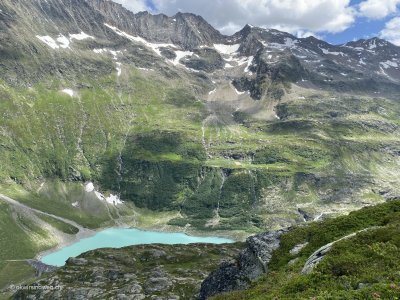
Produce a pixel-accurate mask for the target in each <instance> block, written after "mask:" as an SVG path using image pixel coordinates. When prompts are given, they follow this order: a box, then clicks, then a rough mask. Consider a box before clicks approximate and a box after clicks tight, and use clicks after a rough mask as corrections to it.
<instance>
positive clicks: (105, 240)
mask: <svg viewBox="0 0 400 300" xmlns="http://www.w3.org/2000/svg"><path fill="white" fill-rule="evenodd" d="M232 242H233V241H232V240H230V239H226V238H220V237H196V236H190V235H187V234H184V233H170V232H156V231H144V230H139V229H124V228H110V229H106V230H103V231H100V232H98V233H97V234H96V235H94V236H92V237H89V238H85V239H82V240H80V241H78V242H76V243H74V244H72V245H69V246H66V247H64V248H62V249H60V250H58V251H56V252H53V253H51V254H48V255H46V256H44V257H42V258H41V261H42V262H43V263H45V264H48V265H52V266H63V265H65V262H66V260H67V259H68V258H69V257H76V256H78V255H80V254H82V253H84V252H87V251H90V250H94V249H99V248H121V247H126V246H132V245H144V244H168V245H172V244H192V243H209V244H224V243H232Z"/></svg>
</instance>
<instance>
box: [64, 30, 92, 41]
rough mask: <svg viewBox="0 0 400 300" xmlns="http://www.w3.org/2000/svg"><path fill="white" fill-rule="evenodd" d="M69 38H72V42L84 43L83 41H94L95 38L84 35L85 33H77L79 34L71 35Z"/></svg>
mask: <svg viewBox="0 0 400 300" xmlns="http://www.w3.org/2000/svg"><path fill="white" fill-rule="evenodd" d="M69 38H70V40H78V41H82V40H86V39H92V40H94V37H93V36H91V35H88V34H86V33H84V32H83V31H82V32H81V33H77V34H70V35H69Z"/></svg>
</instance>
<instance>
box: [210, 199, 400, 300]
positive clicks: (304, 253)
mask: <svg viewBox="0 0 400 300" xmlns="http://www.w3.org/2000/svg"><path fill="white" fill-rule="evenodd" d="M399 225H400V201H398V200H397V201H393V202H389V203H385V204H381V205H377V206H375V207H368V208H364V209H361V210H359V211H356V212H353V213H350V215H349V216H343V217H338V218H335V219H331V220H326V221H323V222H316V223H311V224H309V225H306V226H300V227H298V228H295V229H293V230H292V231H290V232H289V233H287V234H285V235H283V237H282V240H281V246H280V248H279V249H278V250H276V251H275V252H274V254H273V258H272V260H271V262H270V265H269V268H270V270H269V273H268V274H267V275H265V276H264V277H263V278H261V279H260V280H258V281H257V282H255V283H254V284H253V285H252V287H251V288H250V289H249V290H247V291H242V292H235V293H232V294H223V295H220V296H216V297H215V298H214V299H398V297H399V295H400V285H399V281H400V273H399V267H400V265H399V261H400V260H399V259H400V256H399V253H400V252H399V247H400V227H399ZM368 228H369V229H368ZM362 229H368V230H366V231H363V232H360V233H358V234H357V235H356V236H354V237H352V238H349V239H345V240H342V241H339V242H337V243H336V244H334V246H333V248H332V250H331V251H329V252H328V253H327V255H326V256H325V257H324V258H323V260H322V262H321V263H320V264H318V265H317V267H315V268H314V270H313V271H312V272H311V273H309V274H301V270H302V268H303V266H304V264H305V262H306V260H307V259H308V257H309V256H310V255H311V254H312V253H313V252H314V251H316V250H317V249H318V248H320V247H321V246H323V245H325V244H328V243H330V242H332V241H335V240H337V239H339V238H341V237H344V236H346V235H348V234H350V233H353V232H358V231H360V230H362ZM304 243H308V244H307V245H306V246H305V247H303V249H301V251H300V252H299V253H298V254H294V253H292V254H291V253H290V251H291V250H292V249H293V248H294V247H295V246H296V245H299V244H304Z"/></svg>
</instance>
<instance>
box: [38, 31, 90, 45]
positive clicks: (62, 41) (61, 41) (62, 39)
mask: <svg viewBox="0 0 400 300" xmlns="http://www.w3.org/2000/svg"><path fill="white" fill-rule="evenodd" d="M36 37H37V38H38V39H39V40H41V41H42V42H43V43H45V44H46V45H47V46H49V47H50V48H52V49H59V48H63V49H67V48H70V47H69V45H70V43H71V42H72V40H74V39H75V40H79V41H81V40H84V39H88V38H90V39H94V37H92V36H90V35H88V34H86V33H84V32H83V31H82V32H81V33H78V34H69V38H67V37H66V36H64V35H63V34H59V35H58V36H57V37H56V39H53V38H52V37H51V36H48V35H44V36H40V35H37V36H36Z"/></svg>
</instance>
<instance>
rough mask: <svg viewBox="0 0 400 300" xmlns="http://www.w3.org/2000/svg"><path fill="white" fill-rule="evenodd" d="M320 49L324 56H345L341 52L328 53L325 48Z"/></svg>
mask: <svg viewBox="0 0 400 300" xmlns="http://www.w3.org/2000/svg"><path fill="white" fill-rule="evenodd" d="M320 49H321V50H322V52H323V53H324V54H330V55H336V56H337V55H341V56H345V54H344V53H343V52H331V51H329V50H328V49H325V48H321V47H320Z"/></svg>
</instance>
